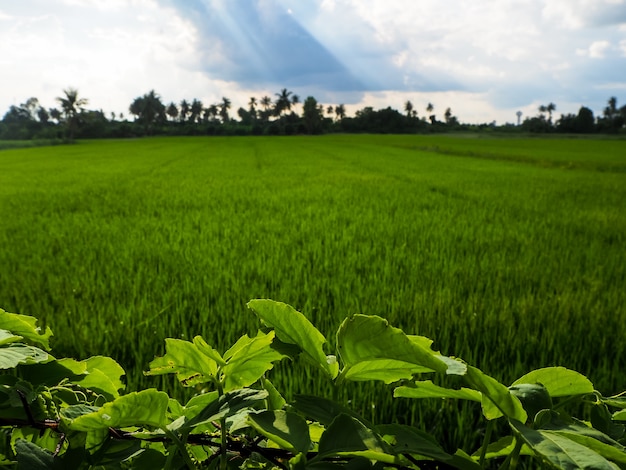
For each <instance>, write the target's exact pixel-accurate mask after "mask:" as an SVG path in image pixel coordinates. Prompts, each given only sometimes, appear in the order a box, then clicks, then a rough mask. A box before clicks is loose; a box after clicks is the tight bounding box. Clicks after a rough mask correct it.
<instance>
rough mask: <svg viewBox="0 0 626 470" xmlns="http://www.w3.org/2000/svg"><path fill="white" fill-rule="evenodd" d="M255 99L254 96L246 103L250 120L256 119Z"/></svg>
mask: <svg viewBox="0 0 626 470" xmlns="http://www.w3.org/2000/svg"><path fill="white" fill-rule="evenodd" d="M256 105H257V102H256V98H255V97H254V96H251V97H250V101H249V102H248V110H249V111H250V116H251V117H252V119H256Z"/></svg>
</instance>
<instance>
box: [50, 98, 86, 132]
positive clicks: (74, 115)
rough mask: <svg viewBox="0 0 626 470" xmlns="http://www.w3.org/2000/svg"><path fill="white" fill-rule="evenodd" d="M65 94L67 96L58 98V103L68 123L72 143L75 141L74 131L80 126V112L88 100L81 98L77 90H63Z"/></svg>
mask: <svg viewBox="0 0 626 470" xmlns="http://www.w3.org/2000/svg"><path fill="white" fill-rule="evenodd" d="M63 93H65V96H62V97H58V98H57V101H58V102H59V103H60V105H61V109H62V113H63V116H64V118H65V121H66V123H67V130H68V138H69V140H70V142H71V141H73V140H74V131H75V130H76V126H77V124H78V112H79V111H82V109H83V107H84V106H86V105H87V103H88V101H87V99H86V98H79V97H78V90H76V89H75V88H67V89H65V90H63Z"/></svg>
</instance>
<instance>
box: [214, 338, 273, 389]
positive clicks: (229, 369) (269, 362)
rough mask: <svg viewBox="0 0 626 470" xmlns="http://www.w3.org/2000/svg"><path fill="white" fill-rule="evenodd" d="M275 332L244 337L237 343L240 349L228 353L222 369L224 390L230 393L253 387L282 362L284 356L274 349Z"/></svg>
mask: <svg viewBox="0 0 626 470" xmlns="http://www.w3.org/2000/svg"><path fill="white" fill-rule="evenodd" d="M273 340H274V332H273V331H271V332H269V333H267V334H265V333H262V332H259V333H258V334H257V336H256V337H254V338H248V335H244V336H242V337H241V338H240V340H239V341H237V345H238V348H237V349H236V350H235V351H234V352H232V353H230V354H229V353H226V354H225V355H224V356H225V357H228V359H227V364H226V366H224V367H223V368H222V372H223V374H224V390H225V391H229V390H233V389H236V388H243V387H247V386H249V385H252V384H253V383H254V382H256V381H257V380H259V379H260V378H261V377H262V376H263V374H265V372H267V371H268V370H270V369H272V368H273V367H274V362H275V361H279V360H281V359H282V358H283V357H285V356H283V355H282V354H280V353H279V352H277V351H275V350H274V349H272V347H271V345H272V341H273Z"/></svg>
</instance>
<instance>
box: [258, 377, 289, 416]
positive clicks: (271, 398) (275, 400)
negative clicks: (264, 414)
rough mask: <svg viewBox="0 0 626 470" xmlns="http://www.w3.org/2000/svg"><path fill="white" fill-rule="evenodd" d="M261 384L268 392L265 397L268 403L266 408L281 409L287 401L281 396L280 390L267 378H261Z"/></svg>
mask: <svg viewBox="0 0 626 470" xmlns="http://www.w3.org/2000/svg"><path fill="white" fill-rule="evenodd" d="M262 384H263V388H264V389H265V390H266V391H267V393H268V397H267V398H268V402H269V403H268V407H267V408H268V409H269V410H281V409H282V408H283V407H284V406H285V405H286V404H287V401H286V400H285V399H284V398H283V396H282V395H281V394H280V392H279V391H278V390H276V387H274V384H273V383H272V382H270V381H269V380H268V379H263V380H262Z"/></svg>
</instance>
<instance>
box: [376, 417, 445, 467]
mask: <svg viewBox="0 0 626 470" xmlns="http://www.w3.org/2000/svg"><path fill="white" fill-rule="evenodd" d="M376 431H378V433H379V434H380V435H382V436H390V437H392V438H393V440H392V442H391V446H392V449H393V451H394V452H395V453H396V454H418V455H423V456H424V457H430V458H432V459H435V460H438V461H439V462H445V461H448V460H450V459H451V458H452V456H451V455H450V454H448V453H447V452H446V451H444V450H443V448H442V447H441V446H440V445H439V444H437V441H436V440H435V438H434V437H433V436H431V435H430V434H428V433H426V432H424V431H420V430H419V429H417V428H413V427H411V426H404V425H400V424H383V425H379V426H377V427H376ZM386 440H387V442H389V439H386Z"/></svg>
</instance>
